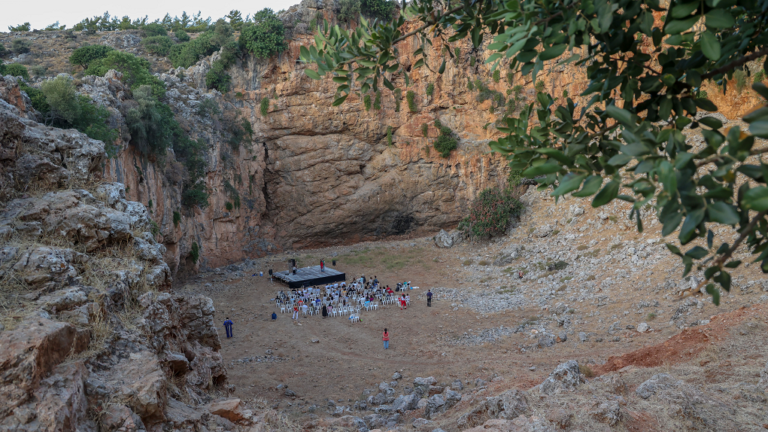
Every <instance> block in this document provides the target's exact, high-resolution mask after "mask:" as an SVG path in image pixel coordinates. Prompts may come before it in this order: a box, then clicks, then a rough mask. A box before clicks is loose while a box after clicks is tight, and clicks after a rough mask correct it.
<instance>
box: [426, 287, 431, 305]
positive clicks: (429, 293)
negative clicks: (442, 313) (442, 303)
mask: <svg viewBox="0 0 768 432" xmlns="http://www.w3.org/2000/svg"><path fill="white" fill-rule="evenodd" d="M427 307H432V290H427Z"/></svg>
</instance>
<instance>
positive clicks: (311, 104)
mask: <svg viewBox="0 0 768 432" xmlns="http://www.w3.org/2000/svg"><path fill="white" fill-rule="evenodd" d="M337 7H338V5H337V4H336V2H333V1H328V2H320V1H317V0H305V1H304V2H302V4H301V5H298V6H293V7H291V8H290V9H289V10H288V11H286V12H284V13H283V14H282V15H281V19H282V20H283V21H284V23H285V24H286V28H287V31H288V35H287V36H288V38H289V40H290V43H289V49H288V50H287V51H285V52H283V53H281V54H280V55H278V56H276V57H273V58H270V59H257V58H253V57H249V58H246V59H245V60H243V61H239V62H238V63H237V64H236V65H234V66H233V67H232V68H231V69H230V70H229V71H228V72H229V73H230V75H231V76H232V90H231V91H230V92H228V93H227V94H225V95H222V94H220V93H219V92H217V91H215V90H214V91H207V90H205V83H204V82H205V74H206V72H207V71H208V70H210V67H211V64H212V63H213V61H215V60H216V59H217V58H218V54H214V55H213V56H211V57H210V58H207V59H204V60H202V61H201V62H199V63H198V64H197V65H195V66H193V67H190V68H188V69H186V70H182V69H178V70H170V71H168V72H167V73H164V74H161V75H160V77H161V79H162V80H163V81H164V82H165V83H166V85H167V86H168V102H169V104H170V105H171V107H172V108H173V110H174V112H175V114H176V116H177V119H179V121H180V122H181V123H182V125H183V126H184V127H185V128H186V129H187V130H188V131H189V133H190V135H191V136H192V137H193V138H203V139H204V140H205V141H206V142H207V144H208V154H207V161H208V172H207V175H206V178H205V182H206V185H207V187H208V189H209V192H210V193H211V196H210V199H209V203H210V205H209V206H208V207H207V208H204V209H200V208H194V209H191V210H190V209H184V208H183V206H182V205H181V192H182V191H181V182H180V181H179V178H178V175H177V174H175V171H178V169H175V167H174V164H175V163H176V162H174V161H173V158H172V157H169V158H168V160H167V161H166V162H165V163H164V164H160V163H156V162H151V161H148V160H146V159H145V158H143V157H141V156H140V155H138V154H136V152H135V150H134V149H133V148H132V147H131V146H128V145H127V144H128V139H129V138H130V135H129V134H128V133H127V130H125V127H124V126H122V125H120V126H121V127H122V131H123V133H122V137H123V140H124V144H125V145H124V146H122V149H123V150H122V151H121V152H120V153H119V154H118V156H117V157H116V158H115V159H112V160H110V161H109V163H108V164H107V167H106V178H107V179H110V180H114V181H119V182H122V183H125V184H126V194H127V197H128V198H129V199H133V200H138V201H141V202H142V203H144V204H145V205H147V206H148V207H149V210H150V213H151V217H152V218H153V219H154V220H155V221H156V223H157V224H158V226H159V237H158V238H159V239H160V241H161V242H162V243H163V244H164V245H165V246H166V249H167V253H166V260H167V261H168V262H169V264H170V265H171V267H172V268H173V269H174V270H178V269H179V268H184V267H192V266H194V265H195V264H194V263H192V261H191V259H189V254H190V250H191V248H192V244H193V243H197V244H198V245H199V246H200V248H201V253H200V256H201V261H200V263H202V265H203V266H204V267H217V266H220V265H224V264H227V263H230V262H233V261H237V260H241V259H243V258H246V257H255V256H263V255H265V254H268V253H272V252H276V251H279V250H283V249H286V248H298V247H315V246H321V245H329V244H337V243H347V242H355V241H360V240H370V239H376V238H382V237H384V236H390V235H401V234H421V233H428V232H432V231H435V230H437V229H439V228H445V227H450V226H454V225H455V224H457V223H458V221H459V220H460V219H461V218H462V217H463V216H464V215H465V214H466V208H467V205H468V203H469V202H471V200H472V199H473V198H474V197H475V196H476V195H477V194H478V192H479V191H481V190H483V189H484V188H487V187H491V186H496V185H503V184H504V183H505V181H506V178H507V176H508V168H507V166H506V162H505V161H504V160H503V159H502V158H501V157H499V156H498V155H494V154H491V153H490V152H489V149H488V145H487V143H488V141H490V140H492V139H494V138H496V137H497V136H498V132H497V131H496V129H495V128H494V127H493V125H492V124H493V123H494V122H495V121H497V120H498V119H499V118H500V117H501V111H502V110H503V109H502V108H497V109H496V114H493V113H491V112H490V111H491V110H490V108H491V105H492V103H493V101H492V100H484V101H482V102H480V101H479V100H480V98H478V91H477V90H476V89H474V90H470V89H468V87H467V83H468V82H469V81H474V80H477V79H480V80H481V81H482V82H484V83H485V85H486V86H487V87H488V89H489V90H490V91H493V92H499V93H500V94H502V95H504V96H505V97H506V98H511V97H513V95H512V94H513V91H512V89H513V87H514V86H515V85H517V84H519V85H521V86H522V91H521V92H520V99H521V101H520V104H521V103H530V102H532V101H533V100H534V98H535V93H536V91H535V90H534V83H532V82H529V79H523V78H521V77H520V76H519V75H518V76H516V77H513V79H512V80H511V82H509V81H508V80H507V77H506V76H505V73H506V69H505V68H504V67H502V73H501V79H500V80H499V82H494V80H492V79H491V75H492V74H491V70H490V65H484V64H483V61H484V59H485V58H487V55H488V54H487V52H486V51H484V50H482V49H481V50H479V51H477V52H474V51H473V50H472V49H471V46H470V45H469V44H467V43H461V44H456V43H454V44H450V50H451V51H452V52H453V50H454V49H456V48H459V49H460V52H461V54H460V55H459V57H457V58H456V59H450V58H448V55H447V54H446V53H445V52H444V51H443V47H442V44H441V43H440V41H435V44H434V46H433V47H432V48H431V50H430V51H429V56H428V62H427V63H428V66H429V67H425V68H421V69H418V70H413V71H411V72H410V78H411V83H410V85H406V83H405V81H404V77H403V76H397V75H396V76H394V77H393V82H394V84H395V85H396V86H397V87H398V88H400V89H401V91H402V100H401V102H400V105H401V107H400V108H401V109H400V110H399V112H397V111H396V110H395V105H396V103H395V100H394V97H393V94H392V93H391V92H390V91H388V90H386V89H384V90H383V91H382V106H381V109H380V110H375V109H371V110H370V111H366V110H365V108H364V106H363V103H362V101H361V100H360V98H357V97H356V96H354V95H352V96H350V97H349V98H348V99H347V102H346V103H345V104H343V105H342V106H339V107H332V106H331V102H332V101H333V99H334V94H335V88H336V85H335V84H334V83H333V82H332V81H331V80H330V79H329V78H328V79H324V80H322V81H314V80H311V79H310V78H308V77H307V76H306V75H305V74H304V68H305V67H306V65H304V64H301V63H300V62H298V61H297V58H298V53H299V48H300V47H301V46H307V45H311V44H312V43H313V39H312V31H311V28H310V22H311V21H312V20H313V19H315V20H316V19H317V17H318V16H319V15H322V16H323V17H325V18H326V19H329V20H331V21H332V22H333V20H334V14H335V11H336V9H337ZM413 25H415V24H413V23H409V24H407V25H406V29H405V31H408V30H409V29H410V27H411V26H413ZM414 43H416V40H415V38H410V39H407V40H405V41H403V42H401V43H400V44H399V46H398V49H399V52H400V55H401V58H400V61H401V63H402V64H403V65H405V66H406V67H408V66H409V65H412V64H414V63H415V59H414V58H413V56H412V55H411V53H412V52H413V51H414V50H415V47H414V45H413V44H414ZM486 43H488V41H486ZM123 48H124V47H123ZM649 48H650V46H649ZM471 57H476V58H477V62H471V61H470V58H471ZM443 58H448V61H447V64H446V68H445V72H444V73H443V74H437V73H436V71H437V70H438V68H439V66H440V63H441V62H442V59H443ZM539 79H540V80H542V81H543V82H544V85H545V88H546V89H547V91H548V92H550V93H551V94H553V95H555V96H558V97H559V96H561V95H562V94H563V91H567V92H568V94H569V95H571V97H573V98H574V99H575V100H576V101H577V102H579V103H580V105H581V106H584V104H585V103H586V101H585V100H582V99H581V98H580V97H578V96H577V95H578V94H579V93H580V92H581V91H583V90H584V89H585V88H586V86H587V81H586V79H585V77H584V74H583V71H582V70H581V69H579V68H577V67H573V66H571V65H568V66H551V67H550V68H549V69H548V70H545V71H543V72H542V73H541V74H540V75H539ZM89 80H91V81H93V80H94V78H90V77H88V78H86V79H84V84H83V85H81V91H85V92H87V93H89V94H91V95H92V96H93V95H94V94H97V95H98V94H100V92H101V93H106V95H105V96H103V97H98V96H97V97H95V99H96V100H97V101H100V102H102V103H105V104H106V105H107V106H110V107H113V108H119V106H120V103H122V102H121V99H125V97H124V96H125V89H124V88H120V83H119V81H118V80H115V79H111V80H110V79H109V78H106V80H107V81H109V83H108V84H107V88H108V89H109V91H106V92H105V91H104V85H105V84H104V83H103V82H100V83H99V84H98V85H96V83H95V82H94V83H93V84H94V85H92V86H91V87H90V88H89V87H88V82H89ZM95 80H97V81H98V80H100V78H95ZM429 84H433V85H434V93H433V94H432V95H431V96H427V94H426V88H427V86H428V85H429ZM711 87H713V88H711V89H710V88H708V90H709V93H710V95H711V96H712V98H713V101H715V102H716V103H717V104H718V105H719V106H720V108H721V112H722V113H723V114H724V115H725V116H726V117H728V118H736V117H738V116H741V115H743V114H744V113H745V112H748V111H749V110H750V109H752V108H753V107H754V106H755V105H756V104H757V103H758V100H757V99H756V98H755V97H754V96H753V95H751V92H743V93H740V94H734V92H733V91H729V94H728V95H722V94H720V93H719V92H718V91H717V89H716V88H715V86H711ZM731 88H733V86H731ZM408 90H411V91H413V92H414V93H415V95H416V104H417V106H418V109H417V112H410V110H409V109H408V105H407V102H406V100H405V93H406V92H407V91H408ZM264 97H267V98H269V99H270V108H269V113H268V114H267V115H266V116H262V115H261V113H260V112H259V103H260V101H261V99H262V98H264ZM204 98H213V99H214V100H215V101H216V102H217V103H218V104H219V106H220V107H221V109H222V111H223V113H224V114H223V115H222V116H220V117H215V118H209V117H205V116H201V115H199V114H198V113H197V112H196V107H197V105H198V104H199V103H200V101H201V100H203V99H204ZM100 99H101V100H100ZM126 103H129V104H130V103H132V101H130V100H128V101H127V102H126ZM518 109H519V104H518ZM115 111H119V109H116V110H115ZM123 111H124V110H123ZM235 115H240V116H242V118H245V119H247V120H248V121H249V122H250V123H251V125H252V127H253V130H254V132H255V133H254V137H253V141H252V142H251V143H247V144H245V145H243V146H242V147H241V148H239V149H237V150H233V149H232V148H230V146H229V145H228V144H227V139H228V135H227V132H226V128H225V127H224V126H223V123H224V120H223V117H224V116H229V117H230V118H233V117H234V116H235ZM116 118H117V119H118V123H119V121H120V119H122V117H121V116H116ZM436 119H439V120H440V121H441V123H442V124H443V125H446V126H448V127H450V128H451V129H452V130H453V131H454V132H455V133H456V134H457V135H458V136H459V137H460V141H459V146H458V149H457V150H456V151H454V152H453V153H452V154H451V156H450V157H449V158H442V157H440V156H439V155H438V154H437V152H436V151H434V149H432V151H430V150H429V148H430V147H431V145H432V142H433V141H434V139H435V138H436V137H437V134H438V131H437V129H436V128H435V127H434V125H433V124H434V120H436ZM423 124H427V125H428V126H429V129H428V137H427V138H425V137H423V135H422V125H423ZM390 127H391V128H392V135H393V136H392V138H393V144H392V145H391V146H390V145H388V142H387V137H386V133H387V129H388V128H390ZM226 184H229V185H231V186H232V187H233V188H234V189H229V190H228V189H227V187H226V186H225V185H226ZM232 190H236V191H237V194H238V195H239V197H240V200H241V202H242V206H241V207H240V208H234V209H232V210H231V211H228V210H227V209H226V207H225V206H226V203H227V202H232V201H233V196H232V195H233V192H232ZM150 204H152V205H150ZM174 212H179V213H180V214H181V216H182V217H181V221H180V223H179V224H178V225H176V224H174V220H173V213H174Z"/></svg>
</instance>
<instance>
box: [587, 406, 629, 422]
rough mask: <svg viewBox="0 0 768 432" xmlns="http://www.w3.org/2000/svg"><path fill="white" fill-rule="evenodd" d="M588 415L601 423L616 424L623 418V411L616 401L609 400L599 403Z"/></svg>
mask: <svg viewBox="0 0 768 432" xmlns="http://www.w3.org/2000/svg"><path fill="white" fill-rule="evenodd" d="M589 415H590V416H591V417H592V418H594V419H595V420H597V421H599V422H601V423H607V424H608V425H609V426H616V425H617V424H619V423H620V422H621V421H622V420H623V419H624V412H623V411H622V410H621V406H620V405H619V402H618V401H615V400H610V401H605V402H602V403H600V404H599V405H598V406H597V407H596V408H595V409H593V410H592V411H590V412H589Z"/></svg>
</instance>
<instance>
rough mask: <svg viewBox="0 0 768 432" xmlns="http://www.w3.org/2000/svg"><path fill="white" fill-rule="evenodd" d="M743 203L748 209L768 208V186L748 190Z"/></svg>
mask: <svg viewBox="0 0 768 432" xmlns="http://www.w3.org/2000/svg"><path fill="white" fill-rule="evenodd" d="M741 205H742V207H744V208H745V209H747V210H755V211H759V212H760V211H766V210H768V187H765V186H758V187H755V188H752V189H750V190H748V191H747V192H746V193H745V194H744V197H743V198H742V199H741Z"/></svg>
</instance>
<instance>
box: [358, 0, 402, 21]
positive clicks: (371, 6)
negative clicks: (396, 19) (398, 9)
mask: <svg viewBox="0 0 768 432" xmlns="http://www.w3.org/2000/svg"><path fill="white" fill-rule="evenodd" d="M394 10H395V3H394V2H393V1H390V0H360V11H362V13H363V14H364V15H366V16H369V17H371V18H376V19H378V20H381V21H388V20H389V19H391V18H392V12H394Z"/></svg>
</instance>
